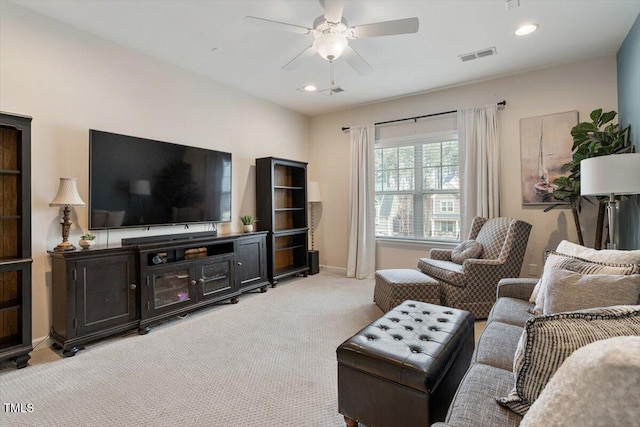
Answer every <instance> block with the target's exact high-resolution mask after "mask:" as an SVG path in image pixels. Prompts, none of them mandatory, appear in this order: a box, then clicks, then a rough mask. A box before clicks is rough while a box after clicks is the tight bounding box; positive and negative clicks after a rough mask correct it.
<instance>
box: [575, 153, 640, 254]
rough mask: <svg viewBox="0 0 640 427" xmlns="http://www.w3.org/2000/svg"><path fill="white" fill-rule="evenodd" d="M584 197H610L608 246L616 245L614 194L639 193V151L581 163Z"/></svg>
mask: <svg viewBox="0 0 640 427" xmlns="http://www.w3.org/2000/svg"><path fill="white" fill-rule="evenodd" d="M580 170H581V187H580V194H581V195H583V196H609V201H608V202H607V212H608V219H609V245H608V248H609V249H616V248H617V246H618V245H617V241H618V240H617V238H618V230H617V226H618V201H617V200H616V197H617V196H621V195H623V196H624V195H631V194H640V153H625V154H612V155H609V156H600V157H593V158H590V159H585V160H583V161H581V162H580Z"/></svg>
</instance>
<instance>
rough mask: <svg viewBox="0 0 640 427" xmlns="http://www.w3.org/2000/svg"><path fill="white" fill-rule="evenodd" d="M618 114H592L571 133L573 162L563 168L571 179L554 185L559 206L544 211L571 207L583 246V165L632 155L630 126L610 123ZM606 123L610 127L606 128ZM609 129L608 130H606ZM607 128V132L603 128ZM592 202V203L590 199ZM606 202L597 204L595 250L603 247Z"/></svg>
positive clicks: (557, 180)
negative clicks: (615, 155) (612, 156)
mask: <svg viewBox="0 0 640 427" xmlns="http://www.w3.org/2000/svg"><path fill="white" fill-rule="evenodd" d="M616 115H617V113H616V112H615V111H609V112H606V113H603V112H602V109H601V108H599V109H597V110H593V111H592V112H591V116H590V117H591V122H582V123H578V124H577V125H576V126H574V127H573V128H572V129H571V136H572V137H573V147H571V149H572V151H573V155H572V158H571V161H569V162H568V163H565V164H564V165H562V170H563V171H564V172H569V175H568V176H563V177H560V178H557V179H555V180H554V181H553V183H554V184H556V185H557V186H558V189H557V190H556V191H554V192H553V193H552V197H553V198H554V199H555V200H557V201H558V202H559V203H556V204H554V205H552V206H550V207H548V208H546V209H545V212H548V211H550V210H551V209H553V208H555V207H556V206H560V205H569V206H571V212H572V214H573V220H574V222H575V226H576V231H577V233H578V241H579V243H580V244H581V245H583V246H584V239H583V238H582V229H581V227H580V217H579V214H580V211H581V209H582V205H581V201H582V196H581V195H580V162H581V161H582V160H584V159H589V158H591V157H597V156H606V155H609V154H619V153H628V152H631V151H633V146H632V145H631V144H630V142H629V126H627V127H626V128H624V129H622V128H621V127H620V125H619V124H613V123H609V122H610V121H612V120H613V119H614V118H615V117H616ZM607 123H609V124H608V125H607ZM605 125H606V126H605ZM603 126H604V128H603ZM587 200H589V199H587ZM603 200H604V199H602V200H598V217H597V225H596V230H595V234H596V235H595V242H594V248H596V249H600V248H601V247H602V234H603V224H604V214H605V205H604V203H603Z"/></svg>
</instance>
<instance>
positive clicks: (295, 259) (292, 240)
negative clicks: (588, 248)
mask: <svg viewBox="0 0 640 427" xmlns="http://www.w3.org/2000/svg"><path fill="white" fill-rule="evenodd" d="M307 207H308V204H307V163H304V162H298V161H294V160H286V159H279V158H275V157H264V158H260V159H256V215H257V217H258V222H257V224H258V229H259V230H262V231H267V232H268V234H267V273H268V277H269V281H270V282H271V284H272V286H275V285H276V283H277V281H278V280H279V279H281V278H283V277H286V276H293V275H299V274H302V275H304V276H306V275H307V274H308V271H309V266H308V260H307V247H308V241H307V240H308V239H307V234H308V230H309V228H308V225H307V217H308V215H307Z"/></svg>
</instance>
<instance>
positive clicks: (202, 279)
mask: <svg viewBox="0 0 640 427" xmlns="http://www.w3.org/2000/svg"><path fill="white" fill-rule="evenodd" d="M233 262H234V256H233V255H232V254H231V255H222V256H216V257H214V258H213V259H211V260H206V261H200V262H198V266H197V268H196V277H197V283H198V292H199V296H200V298H201V299H206V298H214V297H216V296H218V295H219V294H220V293H222V292H226V291H229V290H231V288H232V287H233V286H234V284H235V280H234V277H233V268H232V263H233Z"/></svg>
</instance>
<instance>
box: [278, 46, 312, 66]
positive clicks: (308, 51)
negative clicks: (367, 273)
mask: <svg viewBox="0 0 640 427" xmlns="http://www.w3.org/2000/svg"><path fill="white" fill-rule="evenodd" d="M315 53H316V50H315V49H314V48H313V46H309V47H308V48H306V49H305V50H303V51H302V52H300V53H299V54H298V55H296V57H295V58H293V59H292V60H291V61H289V62H287V63H286V64H285V65H284V67H282V69H283V70H285V71H292V70H295V69H296V68H298V66H299V65H300V64H301V63H302V62H303V61H304V60H305V59H307V58H309V57H310V56H313V55H314V54H315Z"/></svg>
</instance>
